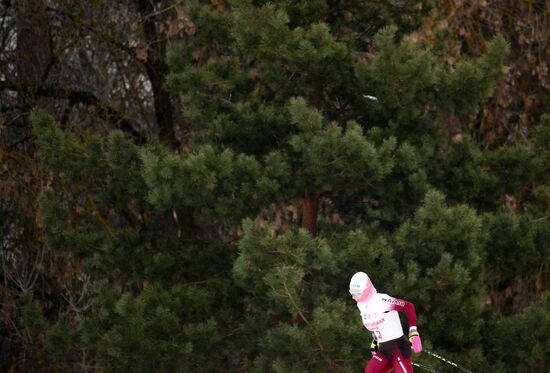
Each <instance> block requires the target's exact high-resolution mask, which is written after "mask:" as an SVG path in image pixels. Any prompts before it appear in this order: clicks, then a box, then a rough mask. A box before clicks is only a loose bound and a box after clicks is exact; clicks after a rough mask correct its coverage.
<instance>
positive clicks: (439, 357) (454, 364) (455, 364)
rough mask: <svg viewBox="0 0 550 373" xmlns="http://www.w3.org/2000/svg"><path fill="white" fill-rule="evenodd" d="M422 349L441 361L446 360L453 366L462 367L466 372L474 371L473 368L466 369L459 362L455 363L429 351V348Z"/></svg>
mask: <svg viewBox="0 0 550 373" xmlns="http://www.w3.org/2000/svg"><path fill="white" fill-rule="evenodd" d="M422 351H423V352H425V353H427V354H428V355H430V356H433V357H435V358H436V359H439V360H441V361H444V362H446V363H447V364H449V365H452V366H453V367H455V368H458V369H460V370H461V371H463V372H466V373H473V372H472V371H471V370H468V369H466V368H464V367H461V366H460V365H458V364H457V363H453V362H452V361H450V360H447V359H445V358H444V357H443V356H439V355H438V354H436V353H434V352H431V351H429V350H422Z"/></svg>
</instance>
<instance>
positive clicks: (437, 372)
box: [412, 363, 442, 373]
mask: <svg viewBox="0 0 550 373" xmlns="http://www.w3.org/2000/svg"><path fill="white" fill-rule="evenodd" d="M412 365H414V366H415V367H419V368H420V369H424V370H425V371H427V372H433V373H442V372H441V371H440V370H437V369H435V368H432V367H429V366H427V365H422V364H418V363H412Z"/></svg>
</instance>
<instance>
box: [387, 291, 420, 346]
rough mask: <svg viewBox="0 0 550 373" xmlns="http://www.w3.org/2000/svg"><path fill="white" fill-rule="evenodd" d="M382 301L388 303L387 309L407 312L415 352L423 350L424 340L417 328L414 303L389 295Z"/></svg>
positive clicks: (410, 339)
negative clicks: (422, 340) (421, 338)
mask: <svg viewBox="0 0 550 373" xmlns="http://www.w3.org/2000/svg"><path fill="white" fill-rule="evenodd" d="M382 301H383V302H384V304H385V305H386V310H387V311H401V312H405V315H406V316H407V321H408V324H409V341H410V343H411V345H412V346H413V349H414V352H421V351H422V342H421V341H420V335H419V334H418V331H417V330H416V311H415V309H414V304H412V303H411V302H407V301H406V300H403V299H399V298H393V297H389V296H387V297H384V298H382Z"/></svg>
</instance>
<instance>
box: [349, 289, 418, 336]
mask: <svg viewBox="0 0 550 373" xmlns="http://www.w3.org/2000/svg"><path fill="white" fill-rule="evenodd" d="M357 307H358V308H359V312H360V313H361V318H362V319H363V325H364V326H365V328H367V329H368V330H370V331H371V332H372V333H373V334H374V335H375V338H376V339H377V340H378V342H379V343H383V342H387V341H391V340H393V339H396V338H400V337H401V336H403V326H402V325H401V321H400V320H399V314H398V313H397V312H398V311H403V312H405V315H406V316H407V320H408V323H409V328H410V327H412V326H416V312H415V309H414V305H413V304H412V303H410V302H407V301H404V300H402V299H398V298H394V297H390V296H389V295H388V294H380V293H376V294H374V295H373V296H372V297H370V298H369V299H368V300H367V301H365V302H357Z"/></svg>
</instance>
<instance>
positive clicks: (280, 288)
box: [34, 1, 549, 372]
mask: <svg viewBox="0 0 550 373" xmlns="http://www.w3.org/2000/svg"><path fill="white" fill-rule="evenodd" d="M350 3H352V4H354V6H357V7H358V8H357V9H355V13H354V12H351V13H350V14H347V13H346V11H340V12H336V13H330V12H328V11H325V10H327V9H330V4H331V3H329V2H324V1H319V2H316V6H313V5H312V6H311V7H308V6H306V5H299V4H297V3H296V2H278V3H276V4H273V3H265V4H264V3H263V2H245V3H241V4H239V5H235V6H234V7H231V8H229V9H227V10H226V11H219V9H218V10H216V9H213V8H212V7H210V6H207V5H201V4H199V3H194V4H192V5H191V6H190V8H189V17H190V20H191V21H192V22H193V24H194V26H195V27H196V30H197V32H196V34H195V35H194V36H193V38H192V41H191V44H190V45H191V47H189V48H182V47H181V46H177V45H174V46H172V48H171V49H170V51H169V61H170V66H171V71H172V74H171V75H170V78H169V79H168V81H167V87H168V88H169V89H170V90H171V92H172V93H174V94H177V95H178V96H179V97H180V98H181V108H182V114H183V115H184V117H185V119H186V121H187V122H188V123H190V124H191V125H192V130H191V131H190V133H189V138H188V142H187V147H186V149H185V151H184V152H182V153H174V152H173V151H171V150H170V149H168V148H167V147H165V146H163V145H161V144H158V143H155V142H152V141H151V142H150V143H149V144H147V145H146V146H142V147H139V146H136V145H134V144H133V143H132V142H131V141H129V140H128V139H127V138H126V137H125V136H123V135H122V134H121V133H119V132H113V133H111V135H110V137H109V138H107V139H103V138H101V137H100V136H98V135H93V134H92V135H91V136H84V137H76V136H74V135H71V134H69V133H67V132H64V131H61V130H60V129H59V128H58V127H57V126H56V125H55V123H53V121H52V120H51V119H50V118H47V117H43V116H41V115H39V114H36V115H35V117H34V123H35V133H36V136H37V139H38V142H39V144H40V147H41V151H42V152H43V153H44V159H45V162H44V165H43V167H44V170H46V171H47V172H48V175H49V180H48V187H47V188H45V189H46V190H45V191H44V193H43V197H42V199H41V206H40V207H41V208H40V211H41V216H40V218H41V222H42V224H43V226H44V229H45V231H46V234H47V238H48V242H47V244H48V246H49V247H50V248H51V249H52V250H57V251H60V252H67V253H70V255H71V256H72V260H73V262H74V265H75V266H78V267H79V268H81V271H82V275H83V276H84V275H86V276H91V277H92V278H93V291H92V292H91V293H90V294H89V304H88V307H87V308H86V310H83V311H82V312H79V313H69V314H67V315H62V317H60V318H59V320H58V322H56V323H55V324H54V325H51V326H50V329H49V332H48V333H47V336H48V341H49V343H50V346H51V348H52V350H57V351H61V352H67V354H70V351H71V350H72V351H73V355H72V356H74V351H82V350H85V351H87V353H90V354H91V355H93V356H94V359H95V364H96V365H97V367H98V368H101V369H103V370H105V371H154V370H158V371H181V372H188V371H189V372H190V371H192V372H198V371H205V372H212V371H219V370H220V369H222V368H223V369H225V370H228V371H230V370H234V371H242V370H247V371H255V372H256V371H257V372H272V371H275V372H305V371H319V372H329V371H330V372H335V371H336V372H351V371H357V370H359V369H362V366H363V364H364V363H365V361H366V360H367V359H368V357H369V355H370V354H369V352H368V348H367V347H368V343H369V342H370V339H369V338H370V336H369V333H368V332H366V331H365V330H364V329H363V328H362V326H361V322H360V320H359V319H358V315H357V310H356V307H355V304H354V303H353V301H352V300H351V299H350V297H349V294H348V292H347V286H348V281H349V278H350V276H351V275H352V274H353V273H354V272H355V271H359V270H362V271H366V272H368V273H369V274H371V277H372V278H373V281H374V282H375V285H376V286H377V288H378V289H379V290H380V291H382V292H387V293H389V294H391V295H395V296H397V297H403V298H405V299H407V300H410V301H412V302H414V303H415V305H416V307H417V311H418V315H419V328H420V332H421V335H422V337H423V339H424V341H425V345H426V346H427V347H436V348H437V349H438V350H439V351H442V352H444V353H448V354H451V356H453V357H456V358H460V359H461V360H463V361H464V362H466V363H469V364H472V365H474V366H475V367H486V366H487V365H488V362H490V361H494V360H491V359H493V358H491V359H489V358H487V357H486V356H484V354H487V353H497V354H500V355H499V356H502V354H503V353H504V352H503V351H502V346H501V345H500V344H499V343H494V344H490V345H487V346H484V345H483V343H484V338H486V337H485V336H484V333H485V332H486V329H485V328H484V325H483V321H484V320H487V319H491V320H492V319H493V317H496V318H495V319H498V317H500V316H501V315H500V314H499V313H498V310H496V311H495V310H494V309H491V307H485V304H486V302H487V299H488V298H489V297H488V295H489V294H490V292H489V290H490V289H489V286H488V285H491V284H495V285H496V286H499V285H500V283H499V282H498V281H499V279H501V278H502V276H501V274H500V273H499V272H498V271H499V269H498V268H495V267H493V266H494V265H495V263H496V262H495V261H493V260H492V258H493V257H492V256H491V255H494V254H495V253H498V252H500V253H501V256H502V257H503V260H505V261H509V262H510V263H513V262H514V260H515V259H514V256H513V255H509V254H508V252H509V251H512V249H511V248H510V247H509V246H508V245H509V240H511V239H516V238H518V237H521V238H522V239H523V242H522V244H523V246H522V247H524V248H528V249H530V250H532V251H537V250H539V251H540V253H541V254H544V253H546V252H547V248H546V246H544V245H543V244H541V243H540V242H541V241H543V240H544V238H546V237H547V236H548V232H547V229H546V228H543V227H539V228H536V229H533V230H530V229H528V227H529V226H530V224H529V223H530V222H534V221H535V220H536V219H540V218H541V217H544V214H545V213H547V209H548V203H547V202H548V198H547V197H548V193H547V189H548V179H547V176H546V174H545V171H547V170H546V166H545V163H544V162H541V161H537V159H536V157H534V154H540V153H542V154H544V156H545V157H547V155H548V154H547V152H548V149H547V144H548V143H549V142H547V137H548V131H547V127H548V126H547V122H544V123H542V124H541V125H540V131H539V132H538V133H537V135H536V139H535V140H534V141H531V140H529V141H526V142H525V144H520V145H518V146H517V147H505V148H502V149H496V150H494V151H485V150H484V149H482V148H479V147H478V146H477V144H475V143H474V142H473V141H472V140H471V139H468V138H467V136H465V135H464V136H463V135H462V133H461V128H460V126H459V125H457V123H460V121H459V120H458V119H457V118H461V117H464V116H465V115H468V114H470V113H472V112H473V111H475V110H476V108H477V107H478V106H479V105H480V104H482V103H483V102H484V100H486V99H487V97H488V96H489V95H490V94H491V90H492V88H493V87H494V85H495V84H496V82H498V81H499V79H501V78H502V76H503V74H505V72H506V71H505V69H504V67H503V58H504V55H505V52H506V43H505V42H504V41H503V40H502V39H500V38H495V39H494V40H493V41H492V42H491V43H490V44H489V45H488V46H487V52H486V53H485V54H484V55H483V56H481V57H480V58H479V59H478V60H475V61H474V60H463V61H460V62H458V63H457V64H456V65H454V66H451V67H449V66H447V65H445V64H443V63H441V62H440V61H439V60H438V58H437V57H436V56H435V55H433V54H432V53H431V52H430V50H429V49H428V48H425V47H423V46H421V45H417V44H415V43H414V42H413V40H411V39H410V38H408V37H407V36H406V35H404V30H407V27H406V26H405V25H404V23H406V21H405V18H403V19H400V20H399V19H397V20H395V19H393V20H394V21H395V23H397V24H398V25H399V26H400V27H401V28H398V27H382V26H386V25H388V24H389V23H390V21H391V20H392V17H391V14H392V13H391V12H389V14H390V15H388V17H387V18H383V19H381V18H380V17H381V16H380V14H379V13H376V10H379V9H386V10H388V11H390V10H391V9H392V6H391V5H392V4H393V3H394V2H390V1H387V2H379V3H378V4H376V5H372V7H370V6H367V5H365V4H363V2H350ZM413 9H414V7H412V8H410V9H408V11H410V14H414V11H413ZM398 13H399V12H398ZM404 13H407V12H405V10H403V14H404ZM327 14H336V15H335V16H333V17H331V16H328V15H327ZM365 19H369V20H373V24H375V25H376V32H375V33H368V34H366V35H362V36H361V35H358V34H357V32H359V30H361V27H362V26H361V25H360V24H361V20H365ZM374 20H377V22H374ZM412 23H414V22H412ZM409 26H410V25H409ZM545 159H546V158H545ZM506 195H513V196H514V198H517V199H521V200H522V203H523V204H524V207H525V210H526V211H527V210H528V211H529V212H530V214H531V215H527V214H526V215H525V216H523V215H522V216H510V215H506V214H505V213H506V212H505V211H500V212H498V211H496V210H497V209H498V208H499V207H500V206H502V204H501V202H500V201H501V198H502V197H503V196H506ZM288 210H289V211H291V212H292V213H294V214H296V215H301V218H299V219H298V218H294V217H290V218H285V217H284V216H283V217H282V218H281V216H282V215H284V214H285V213H286V211H288ZM270 213H272V214H275V215H277V214H278V215H277V216H278V218H277V219H279V220H282V222H281V221H275V220H277V219H270V215H269V214H270ZM516 213H517V214H518V215H519V214H520V213H523V210H522V211H516ZM541 214H543V215H541ZM186 219H188V220H186ZM183 220H185V221H183ZM518 222H519V228H518ZM507 227H510V229H507ZM512 228H515V229H512ZM504 231H505V232H504ZM526 233H528V234H527V235H525V234H526ZM501 235H502V236H504V237H507V239H504V240H502V241H499V240H497V239H496V238H498V237H499V236H501ZM522 235H525V236H523V237H522ZM514 250H516V249H515V248H514ZM545 250H546V251H545ZM516 253H517V251H516ZM541 257H542V255H541V256H539V257H538V258H541ZM538 258H535V259H533V258H530V259H525V261H524V262H522V268H523V269H524V268H525V267H526V266H528V265H532V264H533V262H536V261H537V260H539V259H538ZM511 272H512V273H510V275H509V278H514V276H517V274H518V272H514V271H513V270H512V271H511ZM494 274H497V275H496V276H497V280H495V279H493V278H492V277H491V276H492V275H494ZM537 307H539V308H537ZM535 308H536V309H537V310H538V309H541V310H544V309H546V303H545V302H542V303H541V305H540V306H535ZM484 311H488V312H489V313H491V312H493V314H491V315H490V316H489V317H486V315H485V314H484ZM537 312H538V311H537ZM495 315H496V316H495ZM502 316H506V315H502ZM506 320H507V322H510V323H514V322H515V319H514V318H513V317H512V318H509V319H506ZM43 328H45V327H43ZM498 333H500V334H502V335H503V336H505V335H506V332H505V330H504V329H499V330H498ZM537 353H538V352H537ZM537 356H539V355H537ZM58 358H59V359H64V358H65V357H63V354H60V356H59V357H58ZM420 359H422V357H420Z"/></svg>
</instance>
